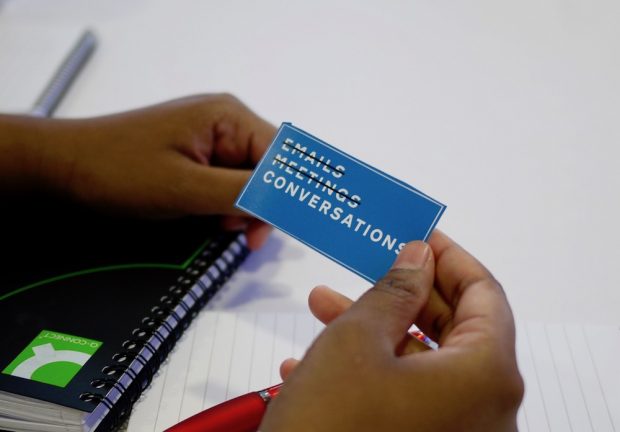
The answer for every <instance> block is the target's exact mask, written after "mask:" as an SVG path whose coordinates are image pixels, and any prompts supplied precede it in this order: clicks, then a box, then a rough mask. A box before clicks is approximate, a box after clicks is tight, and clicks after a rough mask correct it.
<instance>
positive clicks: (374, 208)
mask: <svg viewBox="0 0 620 432" xmlns="http://www.w3.org/2000/svg"><path fill="white" fill-rule="evenodd" d="M235 205H236V206H237V207H238V208H240V209H242V210H244V211H246V212H248V213H250V214H252V215H254V216H256V217H257V218H259V219H262V220H264V221H265V222H267V223H270V224H271V225H273V226H275V227H276V228H278V229H280V230H282V231H284V232H285V233H287V234H289V235H291V236H293V237H295V238H296V239H298V240H300V241H301V242H303V243H305V244H307V245H308V246H310V247H312V248H314V249H316V250H317V251H319V252H320V253H322V254H323V255H325V256H327V257H329V258H331V259H332V260H334V261H336V262H338V263H339V264H341V265H343V266H345V267H346V268H348V269H350V270H352V271H353V272H355V273H357V274H358V275H360V276H361V277H363V278H364V279H366V280H368V281H370V282H373V283H374V282H376V281H377V280H378V279H379V278H381V277H382V276H383V275H384V274H385V273H386V272H387V271H388V269H389V268H390V267H391V265H392V263H393V262H394V259H395V258H396V255H397V254H398V252H399V251H400V250H401V249H402V247H403V246H404V245H405V244H406V243H407V242H409V241H413V240H426V239H427V238H428V236H429V235H430V234H431V232H432V230H433V228H434V227H435V225H436V224H437V221H439V218H440V217H441V215H442V213H443V212H444V210H445V208H446V207H445V206H444V205H443V204H441V203H439V202H437V201H435V200H434V199H432V198H430V197H429V196H427V195H425V194H423V193H422V192H420V191H419V190H417V189H415V188H413V187H411V186H409V185H407V184H406V183H403V182H402V181H400V180H397V179H395V178H393V177H391V176H389V175H387V174H385V173H383V172H381V171H379V170H377V169H375V168H373V167H371V166H369V165H367V164H365V163H364V162H361V161H359V160H357V159H355V158H353V157H351V156H349V155H347V154H346V153H343V152H342V151H340V150H338V149H336V148H334V147H333V146H331V145H329V144H327V143H326V142H324V141H321V140H320V139H318V138H315V137H313V136H312V135H310V134H308V133H307V132H304V131H303V130H301V129H299V128H297V127H295V126H293V125H291V124H290V123H283V124H282V126H280V130H279V131H278V133H277V134H276V136H275V138H274V139H273V142H272V143H271V145H270V146H269V148H268V149H267V152H266V153H265V155H264V156H263V158H262V159H261V161H260V162H259V164H258V165H257V167H256V169H255V170H254V173H253V174H252V177H250V180H249V181H248V183H247V184H246V185H245V187H244V188H243V190H242V191H241V194H240V195H239V197H238V198H237V202H236V203H235Z"/></svg>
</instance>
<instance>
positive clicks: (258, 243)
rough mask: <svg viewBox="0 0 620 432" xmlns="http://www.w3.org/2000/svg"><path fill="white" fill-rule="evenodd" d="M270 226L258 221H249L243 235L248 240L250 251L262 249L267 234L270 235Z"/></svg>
mask: <svg viewBox="0 0 620 432" xmlns="http://www.w3.org/2000/svg"><path fill="white" fill-rule="evenodd" d="M271 231H272V229H271V226H270V225H267V224H266V223H265V222H262V221H260V220H258V219H251V220H250V223H249V225H248V228H247V230H246V231H245V235H246V237H247V239H248V247H249V248H250V249H251V250H256V249H259V248H260V247H262V246H263V245H264V244H265V242H266V241H267V238H268V237H269V234H271Z"/></svg>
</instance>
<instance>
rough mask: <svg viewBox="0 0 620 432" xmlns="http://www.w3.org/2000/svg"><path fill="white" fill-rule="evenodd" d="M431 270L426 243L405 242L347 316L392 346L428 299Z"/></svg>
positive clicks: (430, 286)
mask: <svg viewBox="0 0 620 432" xmlns="http://www.w3.org/2000/svg"><path fill="white" fill-rule="evenodd" d="M434 272H435V262H434V258H433V253H432V251H431V248H430V247H429V245H428V244H426V243H424V242H421V241H415V242H411V243H408V244H407V245H406V246H405V247H404V248H403V249H402V250H401V251H400V253H399V254H398V257H397V258H396V261H394V264H393V265H392V268H391V269H390V270H389V271H388V272H387V274H386V275H385V276H384V277H383V278H381V279H380V280H379V281H378V282H377V283H376V285H375V286H374V287H373V288H371V289H370V290H368V291H367V292H366V293H364V294H363V295H362V296H361V297H360V299H359V300H358V301H357V302H355V303H354V304H353V305H352V306H351V308H350V310H349V312H347V314H348V315H349V318H353V319H356V320H357V322H359V323H363V325H364V326H367V327H370V329H369V335H374V336H376V337H377V338H378V339H380V340H383V341H385V342H386V343H388V344H389V345H390V346H391V347H392V349H393V348H394V347H395V346H397V345H398V344H399V343H401V342H402V340H403V337H404V336H405V335H406V334H407V331H408V330H409V327H411V324H413V322H414V320H415V319H416V318H417V316H418V314H419V313H420V310H421V309H422V308H423V307H424V305H425V304H426V302H427V301H428V297H429V295H430V291H431V288H432V286H433V277H434Z"/></svg>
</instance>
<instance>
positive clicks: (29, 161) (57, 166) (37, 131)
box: [0, 114, 71, 193]
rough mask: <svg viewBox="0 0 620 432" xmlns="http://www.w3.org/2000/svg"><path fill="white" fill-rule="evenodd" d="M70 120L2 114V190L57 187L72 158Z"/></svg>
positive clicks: (0, 143) (0, 185)
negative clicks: (69, 142)
mask: <svg viewBox="0 0 620 432" xmlns="http://www.w3.org/2000/svg"><path fill="white" fill-rule="evenodd" d="M69 123H71V122H67V121H61V120H50V119H41V118H33V117H26V116H17V115H3V114H0V192H3V193H4V192H10V191H22V190H29V189H43V188H55V187H57V186H58V183H60V182H62V180H61V179H62V177H63V176H64V175H65V174H64V172H66V169H67V166H68V165H70V160H71V158H70V152H69V151H68V150H69V148H68V142H66V141H68V140H66V139H65V138H67V132H68V130H67V126H68V125H69Z"/></svg>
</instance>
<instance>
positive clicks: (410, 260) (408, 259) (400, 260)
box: [392, 241, 431, 270]
mask: <svg viewBox="0 0 620 432" xmlns="http://www.w3.org/2000/svg"><path fill="white" fill-rule="evenodd" d="M430 256H431V248H430V246H429V245H428V244H427V243H424V242H422V241H415V242H411V243H408V244H407V245H406V246H405V247H404V248H403V249H402V250H401V251H400V253H399V254H398V256H397V257H396V260H395V261H394V264H392V268H405V269H410V270H417V269H420V268H422V267H424V265H425V264H426V263H427V261H428V259H429V258H430Z"/></svg>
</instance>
